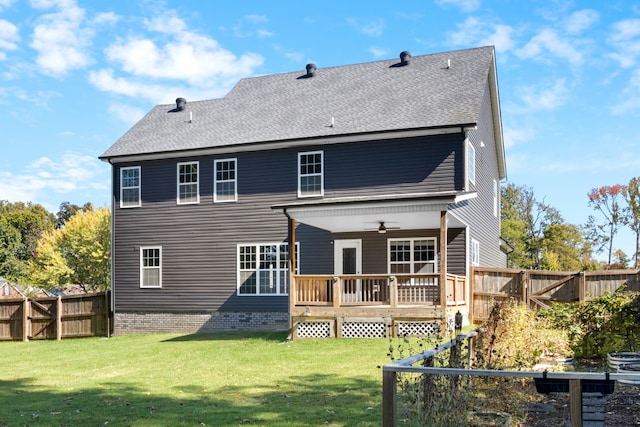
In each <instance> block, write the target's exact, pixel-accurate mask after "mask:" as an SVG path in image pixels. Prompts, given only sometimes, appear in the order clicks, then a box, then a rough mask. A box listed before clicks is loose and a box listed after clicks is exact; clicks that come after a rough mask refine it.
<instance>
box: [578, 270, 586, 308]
mask: <svg viewBox="0 0 640 427" xmlns="http://www.w3.org/2000/svg"><path fill="white" fill-rule="evenodd" d="M586 289H587V276H586V274H585V273H584V271H581V272H580V273H578V301H584V298H585V293H586V292H585V291H586Z"/></svg>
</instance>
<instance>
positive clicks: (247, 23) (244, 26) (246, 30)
mask: <svg viewBox="0 0 640 427" xmlns="http://www.w3.org/2000/svg"><path fill="white" fill-rule="evenodd" d="M267 22H269V18H267V17H266V16H264V15H256V14H251V15H245V16H243V17H242V19H241V20H240V21H238V22H237V23H235V24H234V25H232V26H230V27H228V28H227V27H220V30H222V31H228V30H231V31H233V33H234V34H235V36H236V37H241V38H246V37H258V38H265V37H272V36H273V35H274V33H273V32H272V31H269V30H267V29H265V28H258V29H255V27H256V26H258V25H263V24H266V23H267Z"/></svg>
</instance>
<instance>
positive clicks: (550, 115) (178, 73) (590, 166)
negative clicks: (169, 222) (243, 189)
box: [0, 0, 640, 255]
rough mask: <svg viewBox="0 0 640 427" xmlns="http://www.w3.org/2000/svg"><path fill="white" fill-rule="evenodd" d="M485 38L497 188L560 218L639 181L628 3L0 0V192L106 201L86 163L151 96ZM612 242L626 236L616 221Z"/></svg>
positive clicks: (636, 36)
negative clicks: (500, 154)
mask: <svg viewBox="0 0 640 427" xmlns="http://www.w3.org/2000/svg"><path fill="white" fill-rule="evenodd" d="M485 45H494V46H495V48H496V53H497V65H498V83H499V89H500V97H501V107H502V119H503V127H504V129H503V130H504V137H505V143H506V155H507V174H508V182H512V183H514V184H516V185H526V186H529V187H532V188H533V190H534V192H535V194H536V196H537V198H538V200H541V201H544V202H545V203H547V204H549V205H551V206H553V207H555V208H557V209H559V210H560V212H561V213H562V215H563V216H564V218H565V220H566V221H568V222H570V223H574V224H577V225H578V224H583V223H584V222H586V220H587V217H588V215H589V214H593V213H594V212H593V211H592V210H591V209H590V208H589V207H588V205H587V193H588V192H589V190H590V189H591V188H594V187H600V186H602V185H613V184H627V183H628V182H629V180H630V179H631V178H632V177H634V176H640V154H639V153H640V136H639V132H638V130H637V129H636V128H635V127H636V126H637V125H638V123H640V4H639V3H637V2H633V1H615V0H613V1H610V2H600V1H579V2H578V1H556V0H538V1H522V0H492V1H489V0H435V1H425V0H405V1H398V2H389V1H375V0H374V1H367V2H356V1H344V0H341V1H333V0H325V1H322V2H301V1H295V2H293V1H284V0H283V1H271V2H267V1H259V0H255V1H236V2H231V1H212V2H209V1H206V2H205V1H197V0H181V1H166V2H163V1H146V0H143V1H136V0H130V1H126V2H125V1H112V0H109V1H106V0H91V1H89V0H32V1H27V0H22V1H16V0H0V107H1V110H2V112H1V113H0V148H1V150H0V199H4V200H9V201H32V202H36V203H41V204H43V205H44V206H45V207H46V208H47V209H49V210H50V211H52V212H54V213H55V212H57V210H58V206H59V205H60V203H61V202H63V201H69V202H71V203H75V204H79V205H81V204H84V203H85V202H87V201H90V202H93V203H94V204H95V205H97V206H105V205H108V204H109V186H110V175H109V165H108V164H105V163H103V162H101V161H99V160H98V159H97V157H98V156H99V155H100V154H102V153H103V152H104V151H105V150H106V149H107V148H108V147H109V146H110V145H111V144H113V143H114V142H115V141H116V140H117V139H118V138H119V137H120V136H122V135H123V134H124V133H125V132H126V131H127V130H128V129H129V128H130V127H131V126H132V125H133V124H134V123H135V122H136V121H137V120H139V119H140V118H141V117H142V116H143V115H144V114H145V113H146V112H147V111H148V110H150V109H151V108H152V107H153V106H154V105H156V104H168V103H173V102H174V100H175V99H176V98H177V97H185V98H186V99H187V100H200V99H211V98H218V97H222V96H224V95H225V94H226V93H227V92H228V91H229V89H230V88H231V87H233V85H234V84H235V83H237V81H238V80H239V79H241V78H243V77H248V76H256V75H262V74H273V73H281V72H290V71H296V70H304V67H305V65H306V64H307V63H309V62H314V63H316V64H317V65H318V67H319V68H321V67H329V66H338V65H346V64H352V63H359V62H368V61H375V60H380V59H391V58H396V57H398V55H399V53H400V52H401V51H403V50H408V51H410V52H411V53H412V54H413V55H414V56H415V55H423V54H429V53H436V52H442V51H448V50H456V49H465V48H469V47H477V46H485ZM615 246H616V247H618V248H621V249H623V250H624V251H625V252H626V253H627V254H628V255H631V254H633V251H634V245H633V238H632V235H631V232H630V231H627V230H621V232H620V234H619V237H618V238H617V241H616V244H615Z"/></svg>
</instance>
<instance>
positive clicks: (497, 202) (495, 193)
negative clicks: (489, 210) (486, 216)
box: [493, 179, 500, 218]
mask: <svg viewBox="0 0 640 427" xmlns="http://www.w3.org/2000/svg"><path fill="white" fill-rule="evenodd" d="M499 213H500V197H499V192H498V181H496V180H495V179H494V180H493V216H495V217H496V218H497V217H498V214H499Z"/></svg>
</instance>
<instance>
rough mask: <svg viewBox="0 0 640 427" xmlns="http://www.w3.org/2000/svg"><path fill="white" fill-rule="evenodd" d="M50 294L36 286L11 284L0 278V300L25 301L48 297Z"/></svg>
mask: <svg viewBox="0 0 640 427" xmlns="http://www.w3.org/2000/svg"><path fill="white" fill-rule="evenodd" d="M48 296H50V294H49V293H48V292H47V291H46V290H44V289H41V288H37V287H35V286H22V285H18V284H13V283H9V282H8V281H7V280H6V279H5V278H4V277H0V299H25V298H38V297H48Z"/></svg>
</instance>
